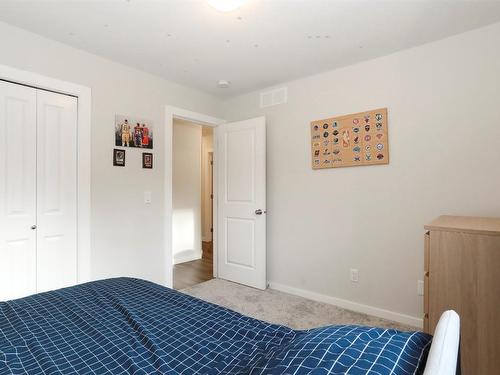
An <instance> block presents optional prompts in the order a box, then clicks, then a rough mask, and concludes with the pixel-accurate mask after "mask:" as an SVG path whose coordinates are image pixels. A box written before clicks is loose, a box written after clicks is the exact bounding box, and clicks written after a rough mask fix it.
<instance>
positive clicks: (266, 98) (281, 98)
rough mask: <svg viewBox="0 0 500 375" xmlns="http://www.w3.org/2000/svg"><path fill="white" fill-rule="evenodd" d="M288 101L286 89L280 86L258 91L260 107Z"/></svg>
mask: <svg viewBox="0 0 500 375" xmlns="http://www.w3.org/2000/svg"><path fill="white" fill-rule="evenodd" d="M287 101H288V89H287V88H286V87H280V88H278V89H272V90H269V91H263V92H261V93H260V108H266V107H272V106H273V105H278V104H285V103H286V102H287Z"/></svg>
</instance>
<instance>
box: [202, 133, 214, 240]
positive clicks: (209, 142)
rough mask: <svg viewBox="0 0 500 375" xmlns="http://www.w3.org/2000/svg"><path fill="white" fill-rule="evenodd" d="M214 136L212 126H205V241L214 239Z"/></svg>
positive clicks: (203, 218)
mask: <svg viewBox="0 0 500 375" xmlns="http://www.w3.org/2000/svg"><path fill="white" fill-rule="evenodd" d="M213 143H214V137H213V130H212V129H211V128H208V127H205V128H203V135H202V138H201V231H202V239H203V241H211V240H212V232H211V231H210V229H211V228H212V199H211V198H210V194H211V191H212V180H211V175H210V173H211V169H212V167H211V165H210V153H211V152H213V151H214V147H213Z"/></svg>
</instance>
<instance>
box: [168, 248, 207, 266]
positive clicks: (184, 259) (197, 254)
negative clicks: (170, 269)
mask: <svg viewBox="0 0 500 375" xmlns="http://www.w3.org/2000/svg"><path fill="white" fill-rule="evenodd" d="M201 257H202V252H201V251H196V252H194V253H192V254H189V255H184V256H180V257H179V256H178V257H177V258H175V259H174V261H173V264H181V263H186V262H191V261H193V260H198V259H201Z"/></svg>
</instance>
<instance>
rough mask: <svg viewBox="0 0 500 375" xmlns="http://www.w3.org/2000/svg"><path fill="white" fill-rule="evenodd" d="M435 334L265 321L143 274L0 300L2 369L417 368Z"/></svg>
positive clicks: (287, 371) (352, 371) (309, 370)
mask: <svg viewBox="0 0 500 375" xmlns="http://www.w3.org/2000/svg"><path fill="white" fill-rule="evenodd" d="M430 340H431V337H430V336H428V335H426V334H424V333H419V332H413V333H403V332H399V331H395V330H385V329H379V328H369V327H358V326H331V327H325V328H318V329H313V330H307V331H295V330H292V329H290V328H287V327H284V326H280V325H275V324H269V323H265V322H262V321H259V320H256V319H252V318H249V317H246V316H243V315H241V314H239V313H236V312H234V311H231V310H228V309H226V308H223V307H220V306H216V305H213V304H210V303H208V302H204V301H202V300H199V299H197V298H194V297H191V296H188V295H185V294H182V293H180V292H177V291H174V290H171V289H168V288H165V287H162V286H160V285H156V284H153V283H150V282H147V281H144V280H139V279H131V278H116V279H109V280H102V281H95V282H91V283H87V284H81V285H77V286H74V287H70V288H65V289H60V290H56V291H51V292H47V293H41V294H36V295H33V296H30V297H26V298H22V299H18V300H13V301H8V302H1V303H0V374H1V375H4V374H5V375H7V374H9V375H10V374H13V375H17V374H183V375H184V374H185V375H188V374H297V375H302V374H318V375H319V374H344V373H349V374H368V373H369V374H414V373H419V372H421V370H422V367H423V363H425V357H426V355H427V351H428V347H429V345H430Z"/></svg>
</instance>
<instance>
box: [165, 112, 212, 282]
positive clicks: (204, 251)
mask: <svg viewBox="0 0 500 375" xmlns="http://www.w3.org/2000/svg"><path fill="white" fill-rule="evenodd" d="M213 133H214V132H213V128H212V127H209V126H204V125H200V124H197V123H194V122H191V121H188V120H181V119H174V121H173V129H172V145H173V147H172V208H173V215H172V229H173V232H172V250H173V251H172V258H173V287H174V289H184V288H188V287H190V286H193V285H196V284H199V283H202V282H205V281H208V280H210V279H212V278H213V275H214V272H213V199H214V192H213V152H214V148H213Z"/></svg>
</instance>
